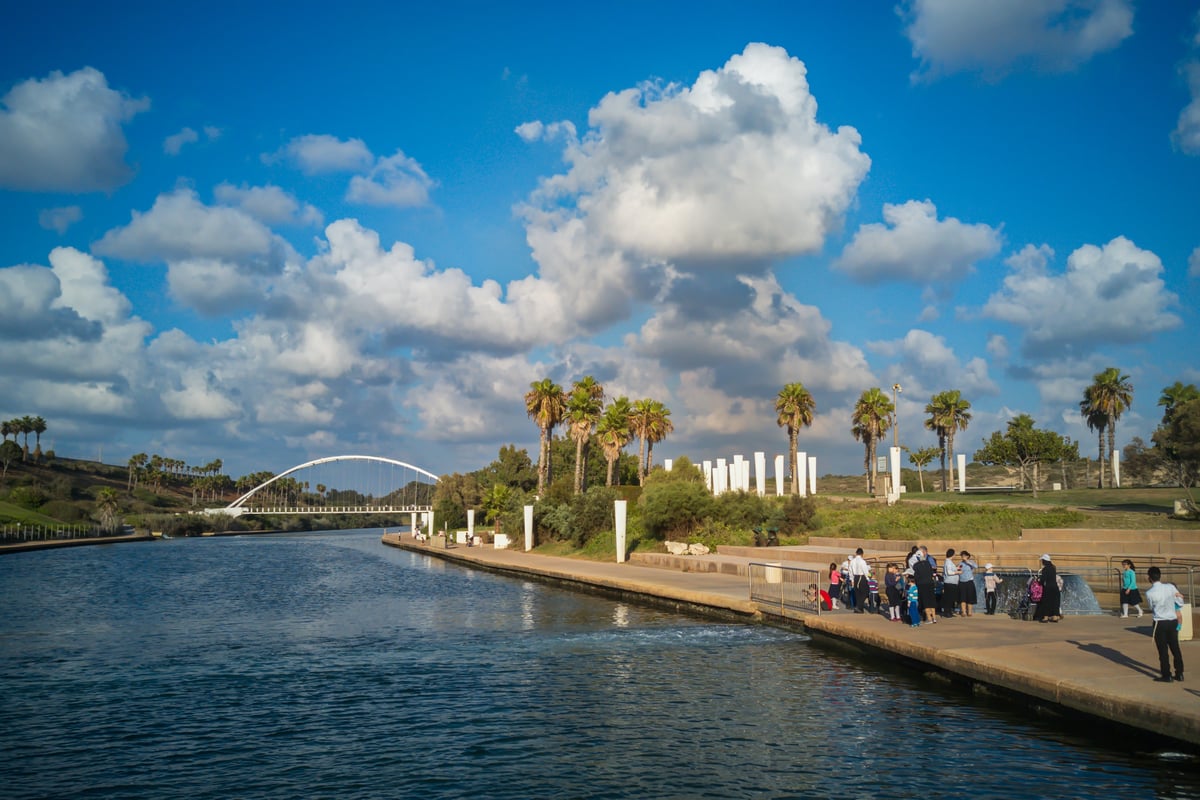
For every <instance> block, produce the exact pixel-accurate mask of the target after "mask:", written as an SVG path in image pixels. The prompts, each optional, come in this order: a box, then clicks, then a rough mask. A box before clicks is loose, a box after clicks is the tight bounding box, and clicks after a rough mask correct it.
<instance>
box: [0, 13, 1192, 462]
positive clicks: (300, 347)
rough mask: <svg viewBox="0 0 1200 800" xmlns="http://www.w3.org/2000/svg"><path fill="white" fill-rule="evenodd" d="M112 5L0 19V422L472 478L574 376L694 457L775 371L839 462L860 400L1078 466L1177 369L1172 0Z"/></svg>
mask: <svg viewBox="0 0 1200 800" xmlns="http://www.w3.org/2000/svg"><path fill="white" fill-rule="evenodd" d="M410 6H411V7H410ZM116 8H118V9H119V10H117V11H113V10H110V9H103V10H102V9H99V8H98V7H96V6H95V5H94V4H84V3H67V4H65V5H63V6H61V7H57V8H55V9H53V10H48V9H46V8H44V4H24V6H23V7H17V6H16V4H10V8H9V9H8V10H7V19H6V24H5V25H4V27H3V28H2V29H0V220H2V222H0V225H3V233H4V236H3V238H2V239H0V344H2V346H0V370H2V373H0V374H3V375H4V380H3V381H0V417H2V418H6V419H7V418H9V417H12V416H20V415H24V414H35V415H41V416H43V417H45V418H46V419H47V421H48V423H49V426H50V430H49V432H48V433H47V435H46V442H45V444H48V445H50V446H53V447H54V448H55V449H56V450H57V451H58V452H59V453H62V454H64V455H80V456H92V457H94V456H95V454H96V453H98V452H101V450H102V452H103V455H104V459H105V460H106V461H111V462H118V463H121V462H124V461H125V460H126V459H127V458H128V456H129V455H131V454H133V453H135V452H139V451H145V452H157V453H160V454H162V455H165V456H170V457H173V458H182V459H184V460H185V461H187V462H188V463H195V464H202V463H206V462H208V461H210V460H212V459H213V458H222V459H224V461H225V463H226V465H227V468H228V471H230V472H231V473H232V474H234V475H239V474H243V473H246V472H251V471H255V470H259V469H269V470H273V471H282V470H283V469H285V468H287V467H289V466H292V465H293V464H297V463H300V462H302V461H304V460H307V459H309V458H317V457H321V456H329V455H338V454H342V453H367V454H375V455H384V456H390V457H393V458H400V459H403V460H408V461H410V462H412V463H416V464H419V465H421V466H422V467H425V468H427V469H430V470H432V471H434V472H438V473H443V472H450V471H461V470H467V469H473V468H476V467H478V466H482V465H483V464H485V463H487V462H488V461H490V460H491V459H492V458H493V457H494V455H495V453H496V450H497V448H498V447H499V446H500V445H502V444H505V443H509V442H515V443H516V444H518V445H519V446H524V447H529V448H530V451H531V453H535V454H536V441H537V432H536V429H535V428H534V426H533V425H532V423H531V422H529V421H528V420H527V418H526V417H525V414H524V408H523V404H522V400H521V398H522V395H523V393H524V392H525V391H526V390H527V389H528V386H529V384H530V382H532V381H534V380H538V379H540V378H542V377H551V378H553V379H555V380H556V381H557V382H559V383H562V384H564V385H569V384H570V382H571V381H573V380H575V379H577V378H579V377H581V376H583V375H584V374H594V375H595V376H596V377H597V378H599V379H600V380H601V381H602V382H603V383H604V384H605V386H606V387H607V389H608V390H609V395H610V396H612V395H616V394H625V395H628V396H630V397H633V398H638V397H646V396H649V397H654V398H655V399H660V400H662V401H664V402H665V403H666V404H667V405H668V407H670V408H671V410H672V419H673V421H674V423H675V433H674V434H673V435H672V436H671V437H670V438H669V439H668V440H666V441H665V442H663V443H662V444H661V445H659V446H658V447H656V448H655V454H656V456H660V457H672V456H677V455H683V454H686V455H689V456H691V457H692V458H693V459H696V460H699V459H705V458H717V457H727V456H731V455H733V454H735V453H742V454H745V455H747V456H748V455H750V454H751V453H753V452H754V451H756V450H765V451H766V452H767V453H768V454H774V453H778V452H782V451H783V450H784V449H785V448H786V437H785V434H784V432H783V431H781V430H780V429H779V428H778V427H777V426H776V424H775V418H774V413H773V410H772V406H773V399H774V395H775V393H776V392H777V391H778V390H779V388H780V387H781V386H782V385H783V384H785V383H788V382H791V381H796V380H799V381H802V382H803V383H804V384H805V385H806V386H807V387H808V388H809V389H810V391H812V393H813V395H814V397H815V399H816V403H817V419H816V421H815V423H814V425H813V427H812V429H811V430H808V431H806V432H805V433H804V434H803V435H802V448H803V449H806V450H807V451H808V452H809V453H810V454H815V455H816V456H817V457H818V459H819V461H818V469H819V471H820V472H822V473H827V472H838V473H853V472H855V471H857V470H858V469H860V468H861V463H862V455H861V445H859V444H858V443H856V442H854V441H853V439H852V438H851V436H850V434H849V428H850V421H849V414H850V409H851V407H852V406H853V403H854V401H855V399H856V398H857V397H858V395H859V394H860V393H861V392H862V391H863V390H864V389H867V388H870V387H873V386H881V387H884V388H887V387H890V386H891V385H892V384H893V383H895V382H899V383H900V384H902V386H903V387H904V390H903V394H902V395H901V403H900V409H899V411H900V431H901V439H902V443H903V444H906V445H908V446H910V447H914V448H916V447H921V446H926V445H929V444H933V443H934V440H933V437H932V436H931V435H930V434H929V433H928V432H926V431H924V430H923V429H922V428H921V426H920V420H922V419H923V416H924V415H923V409H924V405H925V403H927V402H928V400H929V397H930V396H931V395H932V394H934V393H936V392H938V391H941V390H944V389H960V390H961V391H962V392H963V394H964V396H965V397H966V398H967V399H968V400H970V401H971V403H972V407H973V408H972V410H973V413H974V420H973V421H972V423H971V427H970V428H969V429H968V431H967V432H966V433H965V434H962V435H960V437H959V438H958V441H957V444H958V449H959V450H960V451H967V452H973V451H974V449H976V448H977V447H978V445H979V442H980V440H981V439H982V438H984V437H986V436H987V435H988V434H990V432H991V431H993V430H997V429H999V428H1001V427H1003V425H1004V423H1005V421H1006V420H1007V419H1009V418H1011V416H1013V415H1015V414H1018V413H1029V414H1031V415H1032V416H1033V417H1034V418H1035V419H1036V420H1037V421H1038V422H1039V424H1041V425H1045V426H1048V427H1052V428H1054V429H1056V430H1058V431H1060V432H1062V433H1064V434H1067V435H1070V436H1072V437H1075V438H1078V439H1080V440H1081V441H1082V442H1083V444H1084V447H1083V449H1084V450H1085V451H1086V452H1092V454H1093V455H1094V452H1093V451H1094V449H1095V447H1094V437H1093V436H1092V434H1091V433H1089V432H1088V431H1087V430H1086V428H1084V427H1083V426H1082V424H1081V420H1080V418H1079V414H1078V401H1079V399H1080V398H1081V396H1082V392H1083V388H1084V387H1085V386H1086V385H1087V384H1088V383H1089V382H1090V380H1091V376H1092V375H1093V374H1094V373H1096V372H1098V371H1100V370H1101V369H1103V368H1105V367H1107V366H1117V367H1119V368H1120V369H1121V370H1122V371H1124V372H1125V373H1127V374H1128V375H1129V376H1130V379H1131V381H1132V383H1133V385H1134V388H1135V397H1134V405H1133V408H1132V409H1131V410H1130V411H1129V412H1128V413H1127V414H1126V416H1125V417H1123V418H1122V420H1121V422H1120V423H1119V425H1118V430H1117V434H1118V436H1117V439H1118V446H1123V445H1124V444H1126V443H1128V441H1129V440H1130V439H1131V438H1132V437H1133V436H1141V437H1143V438H1144V439H1149V435H1150V433H1151V431H1152V430H1153V428H1154V426H1155V424H1156V423H1157V421H1158V419H1159V417H1160V413H1159V409H1158V408H1157V406H1156V402H1157V399H1158V397H1159V393H1160V390H1161V389H1162V388H1163V387H1164V386H1167V385H1169V384H1171V383H1173V382H1174V381H1176V380H1182V381H1185V382H1200V364H1198V363H1197V360H1196V355H1195V354H1196V352H1197V347H1196V342H1197V340H1198V328H1200V325H1198V321H1197V318H1196V311H1195V309H1196V306H1197V302H1196V301H1197V299H1198V296H1200V292H1198V287H1200V16H1198V13H1200V6H1198V5H1197V4H1196V3H1194V2H1189V3H1185V2H1156V3H1149V2H1144V3H1135V2H1132V0H1022V1H1021V2H995V1H993V0H911V1H909V2H901V3H900V4H899V5H898V6H895V7H893V6H892V5H890V4H887V3H873V2H849V3H816V2H786V3H785V2H780V3H771V2H761V3H751V4H739V5H737V6H731V5H728V4H720V3H703V2H701V3H697V2H689V3H671V2H664V3H625V2H617V3H610V4H605V5H602V6H598V7H596V8H594V9H588V10H587V11H583V10H579V11H574V12H572V11H571V10H569V9H564V7H563V6H561V4H549V3H525V4H520V5H516V6H506V5H503V4H484V3H453V2H450V3H441V4H436V7H432V6H429V7H425V6H422V7H416V6H415V5H412V4H404V3H401V4H384V3H354V2H351V3H346V4H342V5H340V6H339V7H337V8H336V9H335V8H333V7H331V6H329V5H328V4H317V3H310V2H299V3H293V4H289V5H288V7H287V9H286V10H284V9H283V7H281V6H277V5H276V4H263V3H251V4H232V3H211V4H205V5H204V6H202V7H201V6H186V7H185V6H178V5H174V4H161V3H148V2H147V3H140V2H139V3H133V2H130V3H123V4H119V6H117V7H116Z"/></svg>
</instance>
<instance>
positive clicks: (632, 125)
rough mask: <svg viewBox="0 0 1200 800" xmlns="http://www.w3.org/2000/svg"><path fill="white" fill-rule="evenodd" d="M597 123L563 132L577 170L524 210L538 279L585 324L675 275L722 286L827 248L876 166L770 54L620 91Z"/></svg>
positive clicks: (792, 70) (750, 50)
mask: <svg viewBox="0 0 1200 800" xmlns="http://www.w3.org/2000/svg"><path fill="white" fill-rule="evenodd" d="M588 122H589V130H588V131H586V132H585V133H584V134H583V136H582V138H579V139H576V138H575V137H573V136H569V135H568V134H569V130H568V129H565V128H563V127H559V128H557V129H555V135H556V136H559V137H562V138H564V139H566V141H567V144H566V147H565V151H564V159H565V160H566V162H567V163H568V165H569V169H568V170H567V171H566V172H565V173H562V174H558V175H554V176H550V177H548V178H546V179H544V180H543V181H542V183H541V185H540V186H539V189H538V191H536V192H535V193H534V194H533V195H532V196H531V198H530V200H529V202H528V203H527V204H526V205H525V206H523V207H522V208H521V213H522V214H523V216H524V217H525V222H526V231H527V234H526V235H527V238H528V240H529V243H530V246H531V248H532V249H533V254H534V258H535V259H536V260H537V262H538V264H539V267H540V272H539V276H540V278H541V279H542V280H543V281H546V282H548V283H550V284H551V285H552V287H553V290H554V291H555V292H556V293H557V294H558V295H559V297H560V298H561V305H562V306H564V307H565V308H566V309H567V310H568V316H571V317H572V318H574V319H577V320H579V321H580V324H582V325H584V326H585V327H595V326H599V325H603V324H607V323H610V322H612V321H614V320H615V319H618V318H620V317H621V316H623V315H624V314H626V313H627V312H628V308H629V303H630V302H631V300H633V299H635V298H636V299H642V300H647V299H650V298H652V297H654V296H655V295H656V294H658V293H659V292H661V291H662V290H663V289H664V287H665V286H666V283H667V282H669V280H670V277H671V275H672V274H682V273H687V274H691V275H694V276H697V277H698V279H699V280H704V278H703V275H704V274H705V273H716V274H719V276H720V277H719V278H718V280H722V281H725V280H727V279H728V278H729V277H731V276H733V275H737V274H744V273H751V272H758V273H761V272H763V271H765V269H766V267H767V266H768V265H769V263H770V262H772V261H774V260H777V259H781V258H785V257H788V256H793V255H797V254H802V253H812V252H816V251H818V250H820V248H821V247H822V245H823V244H824V241H825V237H826V236H827V235H828V234H829V233H830V232H831V231H832V230H834V229H836V228H837V226H838V225H840V223H841V219H842V216H843V214H844V212H845V210H846V208H847V207H848V206H849V204H850V203H851V202H852V201H853V199H854V196H855V193H856V192H857V189H858V186H859V184H860V183H861V181H862V180H863V178H864V177H865V175H866V173H867V170H868V169H869V167H870V159H869V158H868V157H867V155H866V154H865V153H863V152H862V150H861V149H860V145H861V140H860V137H859V134H858V132H857V131H856V130H855V129H853V128H850V127H842V128H839V129H838V130H836V131H833V130H830V129H829V128H828V127H827V126H825V125H823V124H822V123H820V122H819V121H818V120H817V104H816V100H815V99H814V98H813V96H812V94H811V93H810V91H809V87H808V81H807V71H806V68H805V66H804V64H803V63H802V62H800V61H799V60H798V59H796V58H793V57H791V56H789V55H788V54H787V52H786V51H784V50H783V49H781V48H778V47H770V46H768V45H765V44H750V45H748V46H747V47H746V48H745V50H744V51H743V52H742V53H740V54H738V55H735V56H733V57H732V58H730V59H729V60H728V62H727V63H726V64H725V65H724V66H723V67H721V68H720V69H718V70H710V71H705V72H703V73H701V74H700V75H699V76H698V77H697V79H696V81H695V82H694V83H693V84H692V85H691V86H680V85H675V84H671V85H666V86H663V85H659V84H645V85H642V86H639V87H637V88H632V89H626V90H623V91H620V92H613V93H610V94H608V95H607V96H605V97H604V98H603V99H602V100H601V101H600V103H599V105H597V106H596V107H595V108H593V109H592V110H591V112H590V113H589V115H588ZM552 126H553V123H552V124H551V125H544V124H542V123H537V124H532V123H527V124H526V125H524V126H522V127H521V128H520V129H518V130H519V132H520V134H521V135H522V136H523V137H524V138H526V139H532V138H538V137H542V138H545V136H546V131H548V130H550V129H551V128H552Z"/></svg>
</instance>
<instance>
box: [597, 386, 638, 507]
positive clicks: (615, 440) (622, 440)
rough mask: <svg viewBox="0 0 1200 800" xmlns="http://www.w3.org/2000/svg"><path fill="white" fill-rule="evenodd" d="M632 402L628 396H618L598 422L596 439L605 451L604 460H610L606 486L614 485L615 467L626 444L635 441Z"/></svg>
mask: <svg viewBox="0 0 1200 800" xmlns="http://www.w3.org/2000/svg"><path fill="white" fill-rule="evenodd" d="M629 411H630V404H629V398H628V397H624V396H621V397H618V398H617V399H615V400H613V401H612V402H611V403H609V404H608V407H607V408H605V409H604V415H603V416H601V417H600V421H599V422H598V423H596V441H598V442H599V443H600V449H601V450H603V451H604V460H605V461H607V462H608V479H607V481H606V482H605V484H604V485H605V486H612V485H613V467H614V466H615V465H616V463H617V459H618V458H620V457H621V451H622V450H624V449H625V445H627V444H629V443H630V442H631V441H633V432H632V431H631V430H630V428H629Z"/></svg>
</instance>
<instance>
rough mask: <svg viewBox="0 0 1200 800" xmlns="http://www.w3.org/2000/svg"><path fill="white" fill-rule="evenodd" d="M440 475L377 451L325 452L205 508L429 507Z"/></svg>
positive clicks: (237, 511) (363, 510) (396, 510)
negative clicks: (228, 500)
mask: <svg viewBox="0 0 1200 800" xmlns="http://www.w3.org/2000/svg"><path fill="white" fill-rule="evenodd" d="M437 482H438V477H437V475H434V474H433V473H432V472H429V471H428V470H425V469H422V468H421V467H418V466H415V465H413V464H408V463H406V462H404V461H397V460H396V459H394V458H383V457H381V456H360V455H347V456H329V457H327V458H318V459H314V460H312V461H307V462H305V463H303V464H298V465H296V466H294V467H292V468H291V469H288V470H285V471H284V472H281V473H279V474H278V475H273V476H271V477H269V478H267V479H266V480H263V481H262V482H261V483H259V484H258V485H257V486H255V487H254V488H253V489H251V490H249V491H248V492H246V493H245V494H243V495H242V496H241V497H239V498H238V499H236V500H234V501H233V502H232V503H230V504H229V505H228V506H226V507H224V508H208V509H205V513H208V514H229V515H230V516H235V517H236V516H240V515H242V514H287V515H298V514H402V513H413V514H416V513H426V514H427V513H429V512H431V511H432V509H433V489H434V486H436V485H437Z"/></svg>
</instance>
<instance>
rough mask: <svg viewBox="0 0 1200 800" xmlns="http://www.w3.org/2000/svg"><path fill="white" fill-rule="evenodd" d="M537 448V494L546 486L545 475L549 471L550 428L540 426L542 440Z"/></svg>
mask: <svg viewBox="0 0 1200 800" xmlns="http://www.w3.org/2000/svg"><path fill="white" fill-rule="evenodd" d="M539 445H540V447H539V450H538V494H539V495H540V494H542V493H543V491H544V490H545V488H546V476H547V474H548V473H549V472H550V470H549V467H550V463H549V461H550V429H549V428H542V440H541V442H539Z"/></svg>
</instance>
